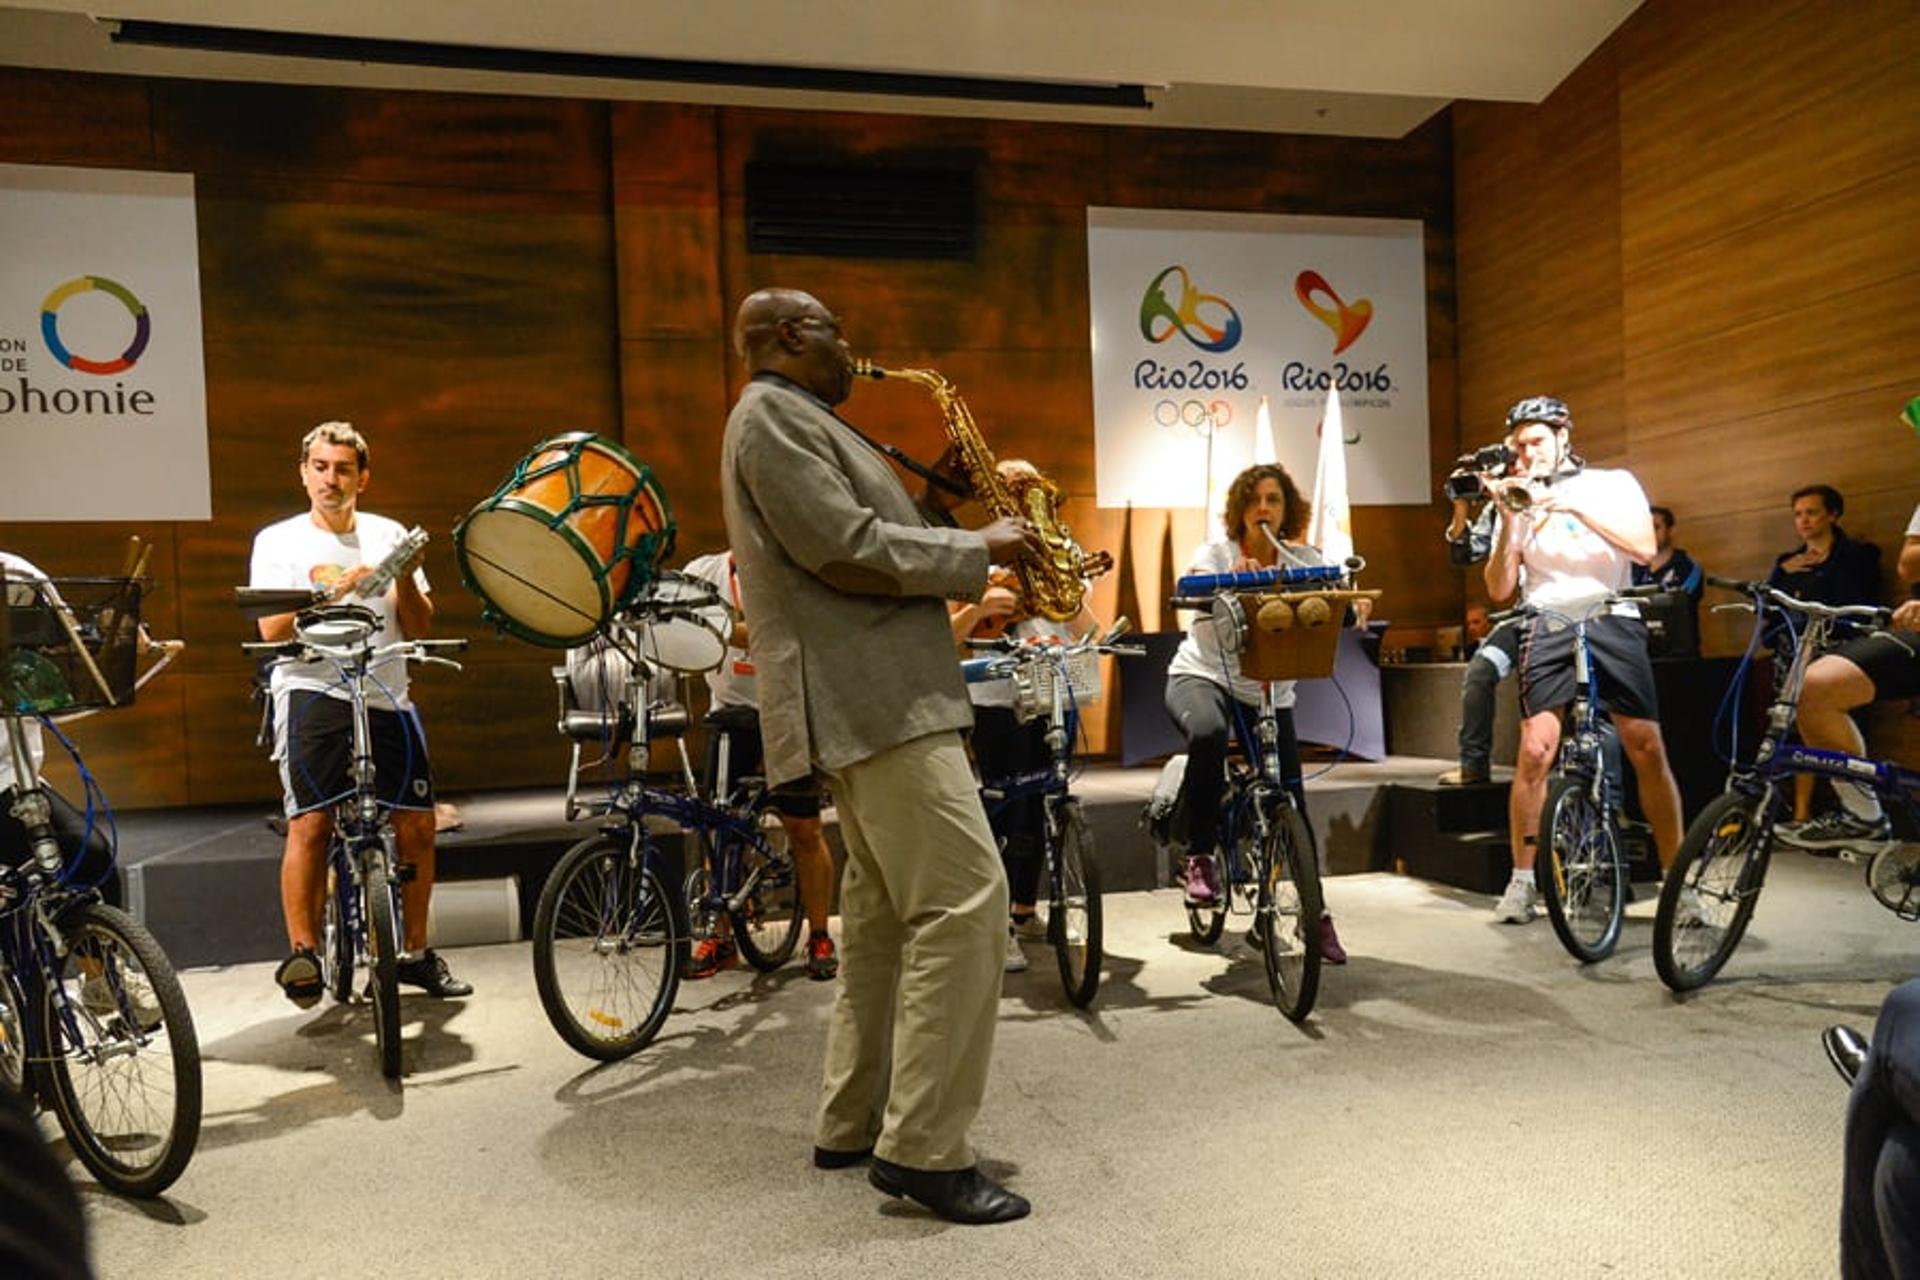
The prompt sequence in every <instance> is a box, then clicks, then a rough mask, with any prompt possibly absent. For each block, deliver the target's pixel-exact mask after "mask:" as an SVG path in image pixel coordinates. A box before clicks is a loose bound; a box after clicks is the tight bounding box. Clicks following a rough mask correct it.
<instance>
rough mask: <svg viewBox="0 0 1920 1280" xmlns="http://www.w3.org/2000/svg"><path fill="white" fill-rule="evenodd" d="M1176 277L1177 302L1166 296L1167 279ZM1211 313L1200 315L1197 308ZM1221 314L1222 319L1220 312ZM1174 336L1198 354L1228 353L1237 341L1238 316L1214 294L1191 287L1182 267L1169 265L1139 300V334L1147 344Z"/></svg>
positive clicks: (1191, 282)
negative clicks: (1178, 295)
mask: <svg viewBox="0 0 1920 1280" xmlns="http://www.w3.org/2000/svg"><path fill="white" fill-rule="evenodd" d="M1176 275H1177V276H1179V277H1180V298H1179V301H1178V302H1175V301H1173V300H1172V299H1170V298H1169V297H1168V296H1167V289H1166V285H1167V283H1168V281H1167V277H1169V276H1176ZM1202 307H1206V308H1208V309H1209V312H1210V313H1211V314H1209V315H1207V316H1202V315H1201V313H1200V308H1202ZM1221 312H1224V313H1225V314H1224V316H1222V315H1221V314H1220V313H1221ZM1175 333H1181V334H1184V335H1186V339H1187V341H1188V342H1191V343H1192V344H1193V345H1194V346H1196V347H1198V348H1200V349H1201V350H1202V351H1216V352H1218V351H1231V350H1233V348H1234V346H1235V344H1237V343H1238V342H1239V341H1240V313H1239V312H1238V311H1235V310H1234V309H1233V304H1232V303H1231V302H1228V301H1227V300H1226V299H1225V298H1222V297H1220V296H1219V295H1218V294H1212V293H1202V292H1200V291H1199V290H1198V289H1196V288H1194V287H1193V277H1191V276H1189V275H1188V274H1187V269H1186V268H1185V267H1182V266H1171V267H1168V268H1167V269H1166V270H1165V271H1162V272H1161V273H1160V274H1159V275H1157V276H1155V277H1154V278H1153V283H1152V284H1150V285H1148V286H1147V291H1146V293H1145V294H1143V295H1141V298H1140V334H1141V336H1142V337H1144V338H1145V339H1146V340H1147V341H1148V342H1165V341H1166V340H1167V339H1168V338H1171V337H1172V336H1173V335H1174V334H1175Z"/></svg>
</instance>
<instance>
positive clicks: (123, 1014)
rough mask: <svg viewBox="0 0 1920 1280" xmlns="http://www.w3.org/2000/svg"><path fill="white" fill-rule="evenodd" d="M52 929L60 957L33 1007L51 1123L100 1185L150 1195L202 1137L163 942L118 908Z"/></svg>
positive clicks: (99, 906)
mask: <svg viewBox="0 0 1920 1280" xmlns="http://www.w3.org/2000/svg"><path fill="white" fill-rule="evenodd" d="M60 925H61V928H62V929H63V930H64V932H65V935H66V943H67V954H66V957H65V959H64V960H63V961H62V962H61V968H60V971H59V972H58V973H56V974H49V975H48V981H47V984H46V990H45V993H44V995H43V998H42V1000H41V1008H40V1018H41V1026H42V1028H43V1029H44V1030H45V1031H46V1042H47V1045H48V1052H47V1058H48V1061H47V1071H48V1075H49V1077H50V1079H51V1084H52V1086H53V1089H52V1092H53V1102H54V1109H55V1111H56V1112H57V1113H58V1114H59V1117H60V1127H61V1128H62V1129H64V1130H66V1134H67V1140H68V1142H70V1143H71V1144H72V1145H73V1153H74V1154H75V1155H77V1156H79V1157H80V1162H81V1163H82V1164H84V1165H86V1167H87V1168H88V1169H89V1170H90V1171H91V1172H92V1173H93V1176H94V1177H96V1178H98V1179H99V1180H100V1181H101V1183H102V1184H103V1185H105V1186H108V1187H111V1188H112V1189H113V1190H115V1191H118V1192H120V1193H121V1194H122V1195H129V1196H137V1197H142V1198H145V1197H148V1196H157V1195H159V1194H160V1193H161V1192H162V1191H164V1190H166V1189H167V1188H168V1187H169V1186H171V1185H172V1184H173V1180H174V1179H175V1178H177V1177H179V1176H180V1171H181V1170H182V1169H185V1168H186V1167H187V1161H189V1160H190V1159H192V1158H193V1149H194V1145H195V1143H197V1142H198V1141H199V1138H200V1042H199V1040H198V1039H197V1038H196V1037H195V1035H194V1031H193V1015H192V1014H191V1013H189V1012H188V1010H187V998H186V996H185V995H184V994H182V993H181V990H180V979H179V978H178V977H176V976H175V975H174V972H173V965H172V964H170V963H169V962H168V960H167V957H166V953H165V952H163V951H162V950H161V949H160V944H159V943H158V942H155V941H154V940H153V935H152V934H150V933H148V932H147V930H146V928H145V927H144V926H142V925H141V924H140V923H139V922H138V921H136V920H135V919H134V918H133V917H132V916H130V915H128V914H126V913H125V912H124V911H119V910H116V909H115V908H113V907H109V906H107V905H105V904H104V903H98V902H90V903H87V904H86V905H84V906H82V907H80V908H78V909H77V910H75V911H73V912H71V913H69V914H67V915H66V916H65V917H64V918H63V919H62V920H61V921H60Z"/></svg>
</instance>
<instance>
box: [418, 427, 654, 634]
mask: <svg viewBox="0 0 1920 1280" xmlns="http://www.w3.org/2000/svg"><path fill="white" fill-rule="evenodd" d="M673 535H674V523H673V511H672V508H670V507H669V506H668V505H667V495H666V493H665V492H664V491H663V490H662V489H661V487H660V483H659V481H658V480H657V479H656V478H655V476H654V474H653V470H652V468H650V467H648V466H646V465H645V464H644V463H642V462H641V461H640V460H639V459H637V458H635V457H634V456H633V455H632V454H631V453H629V452H627V450H626V449H624V448H623V447H621V446H620V445H619V444H616V443H615V442H614V441H612V440H608V439H606V438H605V437H604V436H597V435H593V434H591V433H589V432H585V431H576V432H572V433H569V434H567V435H563V436H555V437H553V438H552V439H550V440H545V441H542V442H541V443H540V444H539V445H537V446H535V448H534V450H533V452H532V453H529V454H528V455H527V456H526V457H524V458H522V459H521V460H520V463H519V465H518V466H516V467H515V468H514V469H513V474H512V475H510V476H508V477H507V481H506V483H505V484H503V485H501V486H500V488H499V489H498V490H497V491H495V493H494V494H493V496H492V497H490V498H488V499H487V500H486V501H484V502H482V503H481V504H480V505H479V506H477V507H475V508H474V509H473V510H472V511H470V512H468V513H467V516H466V518H465V519H463V520H462V521H461V522H460V523H459V524H458V525H455V526H454V530H453V547H454V555H455V557H456V559H457V560H458V561H459V565H460V578H461V580H462V581H463V582H465V583H466V584H467V588H468V589H469V590H471V591H472V592H473V593H474V594H475V595H477V596H479V597H480V599H481V601H482V603H483V604H484V605H485V608H484V609H483V610H482V611H481V616H482V617H484V618H486V619H488V620H489V621H492V622H494V623H497V624H498V625H499V626H500V627H502V628H503V629H504V630H507V631H510V632H512V633H513V634H514V635H516V636H518V637H520V638H521V639H522V640H529V641H531V642H533V643H534V644H541V645H549V646H552V647H554V648H567V647H569V646H572V645H577V644H579V643H581V642H582V641H584V640H586V639H587V638H588V637H590V636H592V635H593V634H595V633H596V632H597V631H599V630H600V629H601V628H602V627H604V626H605V625H606V623H607V621H608V619H610V618H612V617H613V615H614V614H615V613H616V612H617V611H618V610H620V609H621V608H623V607H624V606H626V605H627V604H629V603H631V602H632V601H633V600H634V599H635V598H636V597H637V596H638V595H639V594H640V593H641V591H642V590H643V589H644V588H645V587H646V586H647V584H648V583H649V582H650V581H652V579H653V575H654V571H655V569H656V568H657V567H658V566H659V564H660V563H661V561H663V560H665V559H666V558H667V556H668V555H669V554H671V553H672V550H673Z"/></svg>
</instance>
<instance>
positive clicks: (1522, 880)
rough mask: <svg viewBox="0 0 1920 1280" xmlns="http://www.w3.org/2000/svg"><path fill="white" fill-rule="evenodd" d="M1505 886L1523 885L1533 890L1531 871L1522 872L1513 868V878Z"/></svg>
mask: <svg viewBox="0 0 1920 1280" xmlns="http://www.w3.org/2000/svg"><path fill="white" fill-rule="evenodd" d="M1507 884H1508V885H1509V886H1512V885H1516V884H1523V885H1525V886H1527V888H1529V889H1531V888H1533V872H1532V871H1531V870H1527V871H1522V870H1520V868H1518V867H1515V868H1514V869H1513V878H1512V879H1511V880H1509V881H1507Z"/></svg>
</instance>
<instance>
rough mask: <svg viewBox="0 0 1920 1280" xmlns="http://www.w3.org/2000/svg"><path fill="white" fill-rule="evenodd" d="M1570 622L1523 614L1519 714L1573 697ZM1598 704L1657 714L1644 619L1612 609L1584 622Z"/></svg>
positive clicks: (1619, 711)
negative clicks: (1612, 611) (1566, 623)
mask: <svg viewBox="0 0 1920 1280" xmlns="http://www.w3.org/2000/svg"><path fill="white" fill-rule="evenodd" d="M1573 634H1574V632H1573V627H1572V626H1571V625H1562V624H1561V623H1560V622H1559V620H1558V619H1548V618H1545V617H1539V616H1536V617H1534V618H1531V619H1529V620H1528V622H1527V624H1526V630H1525V632H1524V633H1523V634H1522V635H1521V638H1520V714H1521V715H1522V716H1534V715H1538V714H1539V713H1540V712H1542V711H1554V710H1557V709H1558V708H1560V707H1564V706H1566V705H1567V704H1568V703H1570V702H1572V701H1573V697H1574V676H1573ZM1587 648H1588V650H1589V651H1590V653H1591V659H1592V662H1593V669H1594V675H1595V679H1596V682H1597V683H1598V684H1599V686H1600V705H1601V706H1602V707H1604V708H1606V710H1607V711H1608V712H1610V713H1611V714H1613V715H1616V716H1630V717H1633V718H1635V719H1640V720H1658V719H1659V718H1660V700H1659V698H1658V696H1657V695H1656V694H1655V693H1654V690H1653V660H1652V659H1651V658H1649V657H1648V656H1647V624H1646V623H1644V622H1642V621H1641V620H1640V619H1638V618H1632V617H1625V616H1623V615H1621V614H1617V613H1608V614H1601V615H1600V616H1599V617H1597V618H1592V619H1590V620H1588V622H1587Z"/></svg>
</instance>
